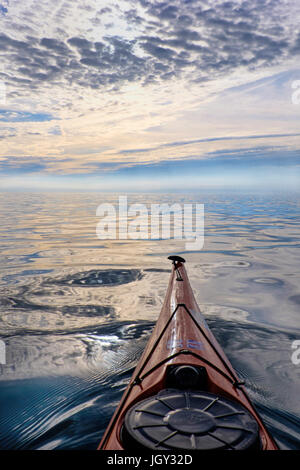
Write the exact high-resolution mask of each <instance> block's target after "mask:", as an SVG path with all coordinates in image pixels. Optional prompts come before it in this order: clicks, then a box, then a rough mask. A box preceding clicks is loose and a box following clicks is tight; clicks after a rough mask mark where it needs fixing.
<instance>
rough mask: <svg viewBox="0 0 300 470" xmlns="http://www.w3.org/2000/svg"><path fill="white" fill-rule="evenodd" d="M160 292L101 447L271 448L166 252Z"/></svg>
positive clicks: (179, 261) (180, 264)
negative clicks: (167, 269) (166, 275)
mask: <svg viewBox="0 0 300 470" xmlns="http://www.w3.org/2000/svg"><path fill="white" fill-rule="evenodd" d="M169 259H171V260H172V262H173V267H172V273H171V276H170V281H169V286H168V290H167V294H166V298H165V301H164V304H163V307H162V310H161V313H160V316H159V318H158V321H157V323H156V326H155V328H154V330H153V333H152V335H151V337H150V340H149V342H148V344H147V346H146V348H145V350H144V353H143V355H142V357H141V359H140V360H139V362H138V364H137V366H136V368H135V371H134V373H133V376H132V378H131V381H130V383H129V385H128V387H127V389H126V390H125V392H124V395H123V397H122V399H121V402H120V404H119V406H118V408H117V410H116V412H115V414H114V415H113V417H112V419H111V421H110V424H109V426H108V428H107V430H106V432H105V434H104V436H103V438H102V440H101V443H100V445H99V449H101V450H136V449H140V450H142V449H153V450H169V451H170V450H258V449H260V450H276V449H278V447H277V445H276V444H275V442H274V440H273V439H272V437H271V436H270V434H269V433H268V431H267V429H266V428H265V426H264V424H263V422H262V420H261V418H260V417H259V415H258V413H257V412H256V410H255V409H254V407H253V405H252V403H251V401H250V399H249V397H248V395H247V393H246V391H245V389H244V387H243V383H242V382H241V381H240V380H239V378H238V376H237V374H236V372H235V371H234V369H233V368H232V366H231V364H230V362H229V361H228V359H227V357H226V356H225V354H224V352H223V351H222V349H221V347H220V345H219V344H218V342H217V341H216V339H215V337H214V336H213V334H212V333H211V331H210V330H209V328H208V326H207V324H206V322H205V319H204V317H203V316H202V314H201V312H200V309H199V307H198V305H197V303H196V300H195V298H194V295H193V292H192V289H191V286H190V283H189V280H188V277H187V274H186V270H185V267H184V262H185V260H184V259H183V258H181V257H179V256H170V257H169Z"/></svg>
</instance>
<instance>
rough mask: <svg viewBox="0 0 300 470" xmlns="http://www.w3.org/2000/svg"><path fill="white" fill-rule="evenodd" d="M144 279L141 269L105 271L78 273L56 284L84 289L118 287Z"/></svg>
mask: <svg viewBox="0 0 300 470" xmlns="http://www.w3.org/2000/svg"><path fill="white" fill-rule="evenodd" d="M142 277H143V274H142V273H141V271H140V270H139V269H104V270H91V271H88V272H81V273H76V274H73V275H70V276H68V277H66V278H64V279H60V280H58V281H56V282H57V283H59V284H64V285H75V286H83V287H84V286H86V287H96V286H118V285H122V284H128V283H129V282H134V281H137V280H139V279H141V278H142Z"/></svg>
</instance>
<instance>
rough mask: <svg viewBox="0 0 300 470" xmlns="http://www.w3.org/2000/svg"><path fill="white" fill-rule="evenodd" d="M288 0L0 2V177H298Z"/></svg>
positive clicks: (212, 181)
mask: <svg viewBox="0 0 300 470" xmlns="http://www.w3.org/2000/svg"><path fill="white" fill-rule="evenodd" d="M299 25H300V2H299V1H298V0H234V1H224V0H170V1H169V2H166V1H165V2H164V1H156V0H134V1H133V0H132V1H131V0H124V1H123V0H118V1H114V0H107V1H106V0H86V1H74V0H73V1H71V0H55V1H54V0H0V54H1V62H0V64H1V66H0V188H1V187H2V188H3V189H20V188H26V189H36V188H37V189H39V188H41V189H45V188H46V189H62V188H65V189H86V188H90V189H99V190H106V189H112V190H118V189H120V190H126V189H127V190H129V189H131V190H145V189H147V190H150V189H162V188H165V189H170V190H171V189H174V188H178V187H180V188H181V187H182V188H199V187H200V186H232V185H233V186H235V185H242V186H246V187H247V186H249V185H250V186H251V185H252V186H253V185H256V186H258V187H265V186H270V187H289V188H290V187H293V188H297V187H298V188H299V187H300V127H299V124H300V92H299V93H297V88H298V87H299V90H300V66H299V59H300V26H299Z"/></svg>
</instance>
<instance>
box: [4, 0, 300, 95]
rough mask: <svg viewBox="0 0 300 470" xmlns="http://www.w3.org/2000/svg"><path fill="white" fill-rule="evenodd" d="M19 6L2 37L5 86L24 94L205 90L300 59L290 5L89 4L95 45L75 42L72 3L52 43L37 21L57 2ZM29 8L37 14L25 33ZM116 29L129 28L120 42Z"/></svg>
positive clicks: (260, 0) (142, 0)
mask: <svg viewBox="0 0 300 470" xmlns="http://www.w3.org/2000/svg"><path fill="white" fill-rule="evenodd" d="M22 5H23V7H22V8H21V7H19V9H20V13H19V17H18V18H17V19H16V18H13V17H11V18H10V17H9V15H7V14H6V16H5V21H6V24H5V26H6V28H5V30H6V33H3V32H2V33H1V34H0V52H1V61H2V63H3V64H4V67H3V70H4V71H3V72H2V73H1V78H2V79H3V80H5V81H6V82H7V83H8V84H11V85H12V86H13V87H14V89H15V90H19V93H22V92H25V90H26V89H30V90H34V89H37V88H39V87H42V86H44V85H45V84H46V85H47V84H52V85H53V86H56V85H57V86H60V87H61V86H71V85H72V84H77V85H78V86H81V87H91V88H103V87H112V86H114V87H116V88H119V87H121V85H122V84H124V83H128V82H129V83H133V82H137V81H138V82H141V83H143V84H145V85H146V84H147V83H150V82H158V83H159V82H162V81H166V80H170V79H173V78H176V77H178V78H180V77H183V78H185V79H186V80H190V81H201V82H203V81H206V80H210V79H211V78H212V76H213V77H216V76H222V75H225V74H228V73H230V72H232V71H234V70H238V69H240V68H241V67H243V68H246V69H252V70H253V69H258V68H262V67H269V66H271V65H272V64H275V63H279V62H280V61H281V60H283V58H287V57H289V55H290V54H295V53H299V52H300V50H299V37H300V36H299V28H298V27H296V29H295V24H294V23H293V15H294V16H295V15H296V14H297V12H298V10H299V6H298V5H297V2H295V1H291V0H289V1H287V2H281V1H279V0H276V1H275V0H271V1H269V0H252V1H239V2H237V1H232V2H230V1H212V0H211V1H204V2H198V1H185V0H174V1H172V2H171V3H170V2H161V1H147V0H138V1H135V2H133V1H126V2H121V3H120V5H122V8H120V7H118V5H112V6H111V8H109V7H106V8H102V9H99V8H98V7H97V2H94V1H91V2H90V4H87V5H85V6H84V5H81V7H80V8H81V9H82V11H85V13H86V14H88V21H89V22H90V24H91V26H93V24H95V22H96V23H97V24H100V25H101V28H100V29H101V33H97V34H96V33H95V34H91V35H90V36H91V38H87V37H85V36H89V35H88V34H87V35H85V34H84V33H83V31H80V30H77V31H74V32H76V33H77V34H73V31H72V27H71V25H70V24H69V23H68V15H69V16H70V15H71V13H72V11H75V10H76V9H77V11H79V10H78V8H79V6H78V5H74V2H71V1H66V2H64V4H63V5H62V6H61V7H60V8H59V9H57V10H56V16H55V17H53V16H52V20H53V22H55V24H56V26H57V27H56V28H52V30H51V34H48V35H45V34H44V33H42V32H43V30H44V28H43V27H39V26H38V24H37V22H36V21H35V20H36V19H37V18H40V20H41V19H42V18H44V17H47V14H49V13H50V11H51V8H50V5H52V6H54V2H33V1H24V2H22ZM26 5H27V6H28V7H31V8H32V7H33V6H34V9H35V11H34V12H33V20H32V22H27V25H26V21H25V24H23V27H22V25H21V24H20V19H21V18H24V15H25V10H26ZM4 10H6V7H5V8H4V7H3V11H4ZM107 15H110V16H108V17H107ZM109 19H110V22H109V21H108V20H109ZM119 22H121V23H120V24H122V25H124V24H125V25H126V27H125V28H123V29H122V28H121V30H120V32H119V34H115V30H116V28H117V26H118V23H119ZM283 23H284V24H283ZM41 24H43V21H42V23H41ZM114 26H115V28H114ZM113 32H114V34H113ZM16 33H17V34H16ZM96 35H98V36H99V39H97V40H95V36H96ZM16 36H17V37H16ZM92 36H94V38H92Z"/></svg>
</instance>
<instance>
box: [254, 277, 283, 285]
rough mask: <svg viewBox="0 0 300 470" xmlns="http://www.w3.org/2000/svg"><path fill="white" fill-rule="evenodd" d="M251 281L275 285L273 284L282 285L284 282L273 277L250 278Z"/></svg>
mask: <svg viewBox="0 0 300 470" xmlns="http://www.w3.org/2000/svg"><path fill="white" fill-rule="evenodd" d="M251 281H252V282H256V283H257V284H267V285H275V286H283V284H284V282H283V281H281V279H277V278H275V277H258V278H255V279H251Z"/></svg>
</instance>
